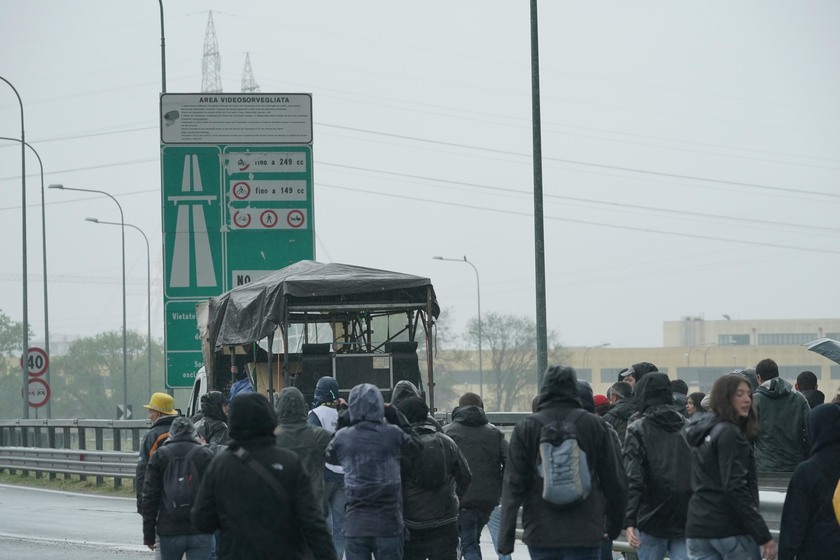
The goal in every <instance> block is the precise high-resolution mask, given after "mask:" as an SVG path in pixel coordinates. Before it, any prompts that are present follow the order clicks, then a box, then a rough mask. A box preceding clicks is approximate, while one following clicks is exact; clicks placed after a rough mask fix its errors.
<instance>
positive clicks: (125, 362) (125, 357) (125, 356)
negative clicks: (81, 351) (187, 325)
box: [49, 185, 128, 415]
mask: <svg viewBox="0 0 840 560" xmlns="http://www.w3.org/2000/svg"><path fill="white" fill-rule="evenodd" d="M49 188H51V189H61V190H65V191H77V192H89V193H95V194H101V195H105V196H107V197H108V198H110V199H111V200H113V201H114V204H116V205H117V208H119V210H120V222H119V223H120V228H121V229H122V316H123V324H122V335H123V336H122V338H123V407H124V408H123V415H127V414H128V343H127V335H126V332H127V331H126V328H125V324H126V321H125V318H126V313H125V216H124V215H123V209H122V205H121V204H120V203H119V201H118V200H117V199H116V198H114V197H113V195H111V194H110V193H107V192H105V191H98V190H95V189H79V188H75V187H72V188H71V187H65V186H64V185H50V186H49Z"/></svg>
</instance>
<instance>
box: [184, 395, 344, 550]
mask: <svg viewBox="0 0 840 560" xmlns="http://www.w3.org/2000/svg"><path fill="white" fill-rule="evenodd" d="M229 420H230V431H229V435H230V438H231V442H230V444H229V445H228V448H227V449H224V450H222V451H220V452H219V453H218V454H217V455H216V456H215V457H214V458H213V461H212V462H211V463H210V466H209V467H208V469H207V472H206V473H205V475H204V478H203V479H202V481H201V486H200V487H199V490H198V496H197V497H196V503H195V506H194V507H193V510H192V521H193V524H194V525H195V526H196V527H197V528H198V529H200V530H202V531H207V532H213V531H214V530H216V529H221V539H220V541H221V546H220V550H219V560H240V559H241V560H273V559H275V558H281V557H282V558H284V559H289V560H302V559H303V558H308V557H310V556H309V555H310V554H311V555H312V556H314V557H315V558H316V559H319V560H320V559H322V558H329V559H331V558H335V557H336V554H335V548H334V547H333V544H332V537H331V536H330V534H329V532H328V531H327V525H326V522H325V521H324V512H323V509H322V508H321V503H320V502H318V501H317V500H316V499H315V496H314V494H313V492H312V484H311V483H310V481H309V475H308V474H307V473H306V470H305V469H304V467H303V465H302V464H301V462H300V460H299V459H298V458H297V455H295V453H294V452H293V451H289V450H288V449H282V448H280V447H278V446H277V445H276V444H275V441H274V428H275V427H276V425H277V418H276V416H275V413H274V409H273V408H272V407H271V404H270V403H269V402H268V399H267V398H265V397H264V396H263V395H261V394H259V393H251V392H247V393H241V394H239V395H237V396H236V397H234V399H233V400H232V401H231V403H230V415H229ZM268 477H271V478H272V479H273V480H274V482H276V484H275V483H270V482H268V481H267V480H268Z"/></svg>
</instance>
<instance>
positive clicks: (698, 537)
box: [686, 375, 776, 560]
mask: <svg viewBox="0 0 840 560" xmlns="http://www.w3.org/2000/svg"><path fill="white" fill-rule="evenodd" d="M709 409H710V411H709V414H706V415H705V416H703V417H702V418H700V419H699V420H698V421H696V422H692V423H690V424H689V425H688V427H687V428H686V435H687V437H688V443H689V445H690V446H691V453H692V461H691V490H692V495H691V500H689V503H688V521H687V524H686V537H687V545H688V555H689V558H691V560H755V559H756V558H759V549H760V553H761V554H760V557H761V558H766V559H767V560H775V558H776V543H775V542H774V541H773V538H772V536H771V535H770V531H769V529H767V524H766V523H765V522H764V519H763V518H762V517H761V514H760V513H759V512H758V477H757V474H756V469H755V456H754V455H753V450H752V446H751V445H750V442H749V440H750V438H753V437H755V436H756V435H757V434H758V419H757V417H756V414H755V411H754V410H753V408H752V388H751V386H750V384H749V381H747V380H746V379H745V378H744V377H742V376H740V375H724V376H723V377H720V378H718V379H717V381H715V383H714V385H713V386H712V391H711V398H710V403H709Z"/></svg>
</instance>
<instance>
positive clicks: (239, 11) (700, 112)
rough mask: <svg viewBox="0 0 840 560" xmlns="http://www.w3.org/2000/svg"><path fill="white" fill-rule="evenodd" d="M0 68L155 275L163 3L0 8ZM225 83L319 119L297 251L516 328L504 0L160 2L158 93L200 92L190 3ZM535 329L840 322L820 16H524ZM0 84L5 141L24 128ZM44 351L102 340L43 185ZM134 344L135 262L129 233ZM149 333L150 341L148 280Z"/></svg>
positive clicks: (640, 9) (54, 148)
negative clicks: (420, 282) (246, 86)
mask: <svg viewBox="0 0 840 560" xmlns="http://www.w3.org/2000/svg"><path fill="white" fill-rule="evenodd" d="M7 4H8V5H7V6H6V10H5V13H6V14H7V17H5V18H3V19H2V21H0V75H2V76H3V77H4V78H6V79H8V80H9V81H11V82H12V83H13V84H14V85H15V87H16V88H17V89H18V91H19V92H20V94H21V97H22V98H23V103H24V109H25V119H26V138H27V140H28V141H29V142H30V143H31V144H32V145H33V146H34V147H35V148H36V149H37V150H38V151H39V153H40V155H41V157H42V159H43V161H44V166H45V172H46V177H45V182H46V183H47V184H50V183H63V184H64V185H66V186H68V187H78V188H89V189H98V190H106V191H108V192H110V193H111V194H113V195H114V196H115V197H117V198H118V199H119V200H120V202H121V204H122V205H123V208H124V209H125V219H126V222H128V223H132V224H135V225H137V226H139V227H141V228H142V229H143V230H144V231H145V232H146V233H147V235H149V238H150V242H151V244H152V248H153V257H152V261H153V268H154V269H155V270H153V277H154V278H155V279H156V281H159V279H160V276H161V273H160V266H161V263H160V244H161V236H160V228H161V225H160V193H159V183H160V167H159V155H160V144H159V132H158V126H157V119H158V94H159V92H160V90H161V70H160V23H159V19H158V16H159V12H158V4H157V2H154V1H153V0H145V1H144V2H137V1H135V2H113V1H105V0H102V1H95V0H80V1H77V2H66V1H59V0H52V1H49V0H30V1H27V2H21V1H19V2H9V3H7ZM209 9H213V10H216V9H218V10H219V11H218V12H216V13H214V19H215V25H216V31H217V35H218V41H219V48H220V52H221V56H222V78H223V86H224V89H225V91H228V92H236V91H240V80H241V76H242V69H243V65H244V59H245V53H246V52H249V53H250V56H251V62H252V65H253V69H254V73H255V77H256V80H257V82H258V83H259V85H260V87H261V89H262V91H263V92H307V93H310V92H311V93H312V94H313V106H314V118H315V127H314V145H313V146H314V147H313V153H314V177H315V217H314V219H315V225H316V232H317V240H318V243H317V258H318V260H321V261H336V262H344V263H348V264H355V265H363V266H370V267H375V268H383V269H390V270H396V271H400V272H408V273H414V274H419V275H424V276H428V277H430V278H431V279H432V281H433V283H434V285H435V288H436V290H437V293H438V298H439V300H440V303H441V304H442V306H443V307H444V308H445V309H449V310H450V311H451V316H452V318H453V320H454V321H455V330H456V331H460V330H461V329H462V328H463V325H464V323H465V322H466V320H467V319H468V318H470V317H473V316H474V315H475V313H476V292H475V276H474V273H473V271H472V270H471V269H470V268H469V267H468V266H467V265H464V264H458V263H450V262H440V261H434V260H432V257H433V256H435V255H442V256H445V257H450V258H461V257H462V256H464V255H466V256H467V257H468V258H469V260H470V261H471V262H473V263H474V264H475V266H476V267H477V268H478V271H479V273H480V278H481V296H482V301H481V305H482V311H483V312H485V313H487V312H491V311H496V312H501V313H516V314H525V315H528V316H531V317H533V316H534V305H535V304H534V280H533V277H534V272H533V271H534V259H533V254H534V251H533V235H534V232H533V221H532V210H533V201H532V196H531V188H532V167H531V127H530V115H531V102H530V38H529V9H528V3H527V2H524V1H520V2H510V1H495V0H492V1H491V0H480V1H479V0H459V1H458V2H451V1H448V2H443V1H431V2H423V3H408V2H393V1H372V0H371V1H359V2H339V1H321V2H276V1H272V2H269V1H255V0H254V1H248V2H237V3H231V2H217V1H207V0H205V1H192V0H178V1H177V2H175V1H169V2H165V15H166V20H165V23H166V46H167V50H166V54H167V60H166V62H167V86H168V87H167V89H168V91H169V92H172V93H175V92H197V91H199V90H200V86H201V58H202V48H203V43H204V32H205V26H206V22H207V10H209ZM539 15H540V63H541V85H542V98H541V101H542V116H543V120H542V126H543V156H544V171H543V174H544V189H545V216H546V221H545V237H546V268H547V273H546V275H547V278H546V280H547V292H548V310H547V316H548V326H549V328H550V329H554V330H556V331H557V332H558V333H559V335H560V340H561V342H562V343H563V344H566V345H596V344H601V343H605V342H609V343H611V344H612V346H658V345H660V344H661V339H662V332H661V324H662V322H663V321H666V320H677V319H679V318H680V317H681V316H684V315H697V314H703V315H705V316H706V318H708V319H719V318H720V317H721V315H722V314H728V315H730V316H731V317H732V318H738V319H751V318H762V319H767V318H776V317H778V318H808V317H832V316H836V315H837V304H836V303H835V302H834V301H833V297H827V296H829V294H832V295H833V289H832V290H830V288H829V287H833V285H834V281H835V279H836V278H837V277H838V274H839V273H840V259H838V253H840V244H838V239H840V237H838V234H840V226H839V225H838V223H840V222H838V219H837V216H838V210H840V188H838V178H839V177H840V126H838V124H840V74H838V73H837V71H836V66H837V58H838V54H840V35H838V34H837V33H836V25H837V22H838V21H840V4H838V3H837V2H834V1H823V2H819V1H804V2H781V1H769V2H768V1H761V2H758V1H750V2H747V1H741V2H724V1H710V2H703V3H698V2H666V1H641V2H624V1H612V2H556V1H552V2H541V3H540V14H539ZM19 134H20V117H19V113H18V106H17V101H16V98H15V97H14V95H13V93H12V92H11V90H9V88H8V87H7V86H6V85H5V84H2V83H0V136H12V137H18V136H19ZM0 164H1V165H2V170H3V171H0V239H2V240H3V258H2V264H0V288H2V291H1V292H0V293H1V294H2V295H0V309H2V311H3V312H5V313H7V314H9V315H10V316H11V317H12V318H13V319H15V320H20V319H21V313H22V312H21V289H22V288H21V222H20V220H21V209H20V203H21V197H20V151H19V149H18V148H17V147H16V146H15V145H13V144H9V143H5V142H2V143H0ZM27 174H28V178H27V181H28V189H27V190H28V192H27V197H28V203H29V205H30V208H29V214H28V219H29V228H28V236H29V249H28V251H29V275H30V286H29V288H30V301H29V320H30V324H31V325H32V328H33V329H34V331H35V333H36V336H38V337H40V336H42V335H43V292H42V284H41V278H42V276H41V274H42V267H41V235H40V227H41V221H40V192H39V189H38V186H39V177H38V175H37V161H36V160H35V158H33V157H28V158H27ZM46 200H47V235H48V237H47V243H48V255H49V264H48V266H49V276H50V312H51V313H50V324H51V330H52V332H53V334H54V335H55V334H57V333H62V334H79V335H91V334H95V333H97V332H101V331H103V330H118V329H119V328H120V327H121V320H122V315H121V285H120V260H119V251H120V238H119V228H116V227H112V226H104V225H94V224H90V223H87V222H85V221H84V218H85V217H89V216H90V217H96V218H99V219H101V220H110V221H117V220H118V219H119V215H118V213H117V210H116V207H115V205H114V204H113V202H111V201H110V200H109V199H107V198H105V197H95V196H92V195H85V194H83V193H70V192H63V193H62V192H57V191H47V193H46ZM126 251H127V267H128V273H127V275H128V283H129V285H128V296H129V300H128V326H129V328H130V329H134V330H137V331H139V332H141V333H143V332H145V328H146V315H145V313H146V311H145V305H146V284H145V282H146V253H145V244H144V243H143V240H142V238H141V237H140V235H139V234H138V233H137V232H136V231H133V230H127V231H126ZM153 291H154V292H155V294H154V295H153V298H154V302H155V303H154V305H153V310H152V311H153V321H154V322H153V330H154V333H153V334H154V335H155V336H157V337H162V334H163V331H162V311H161V301H160V300H161V295H160V287H159V285H156V286H154V287H153Z"/></svg>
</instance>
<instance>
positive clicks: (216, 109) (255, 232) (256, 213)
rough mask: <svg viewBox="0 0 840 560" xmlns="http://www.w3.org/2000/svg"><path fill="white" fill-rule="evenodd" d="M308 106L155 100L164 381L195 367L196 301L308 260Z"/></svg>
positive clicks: (185, 379)
mask: <svg viewBox="0 0 840 560" xmlns="http://www.w3.org/2000/svg"><path fill="white" fill-rule="evenodd" d="M311 107H312V102H311V96H309V95H308V94H163V95H162V96H161V176H162V183H163V188H162V198H161V207H162V222H163V240H164V241H163V256H164V266H163V270H164V278H163V282H164V290H163V293H164V306H165V309H166V322H165V337H164V342H165V345H166V367H167V373H166V382H167V386H168V387H189V386H191V385H192V380H193V378H194V377H195V372H196V371H197V370H198V368H199V367H201V365H202V363H203V358H202V354H201V345H200V340H199V337H198V331H197V325H196V323H195V304H196V303H197V302H199V301H203V300H206V299H207V298H209V297H212V296H215V295H219V294H221V293H223V292H225V291H227V290H230V289H231V288H234V287H236V286H239V285H242V284H245V283H248V282H250V281H253V280H256V279H257V278H259V277H260V276H262V275H264V274H267V273H269V272H271V271H274V270H278V269H280V268H283V267H285V266H288V265H289V264H292V263H295V262H297V261H300V260H304V259H314V258H315V229H314V227H313V224H314V208H313V192H312V184H313V180H312V147H311V145H310V144H311V141H312V119H311V114H312V112H311ZM267 125H270V126H267ZM196 364H197V367H196Z"/></svg>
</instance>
